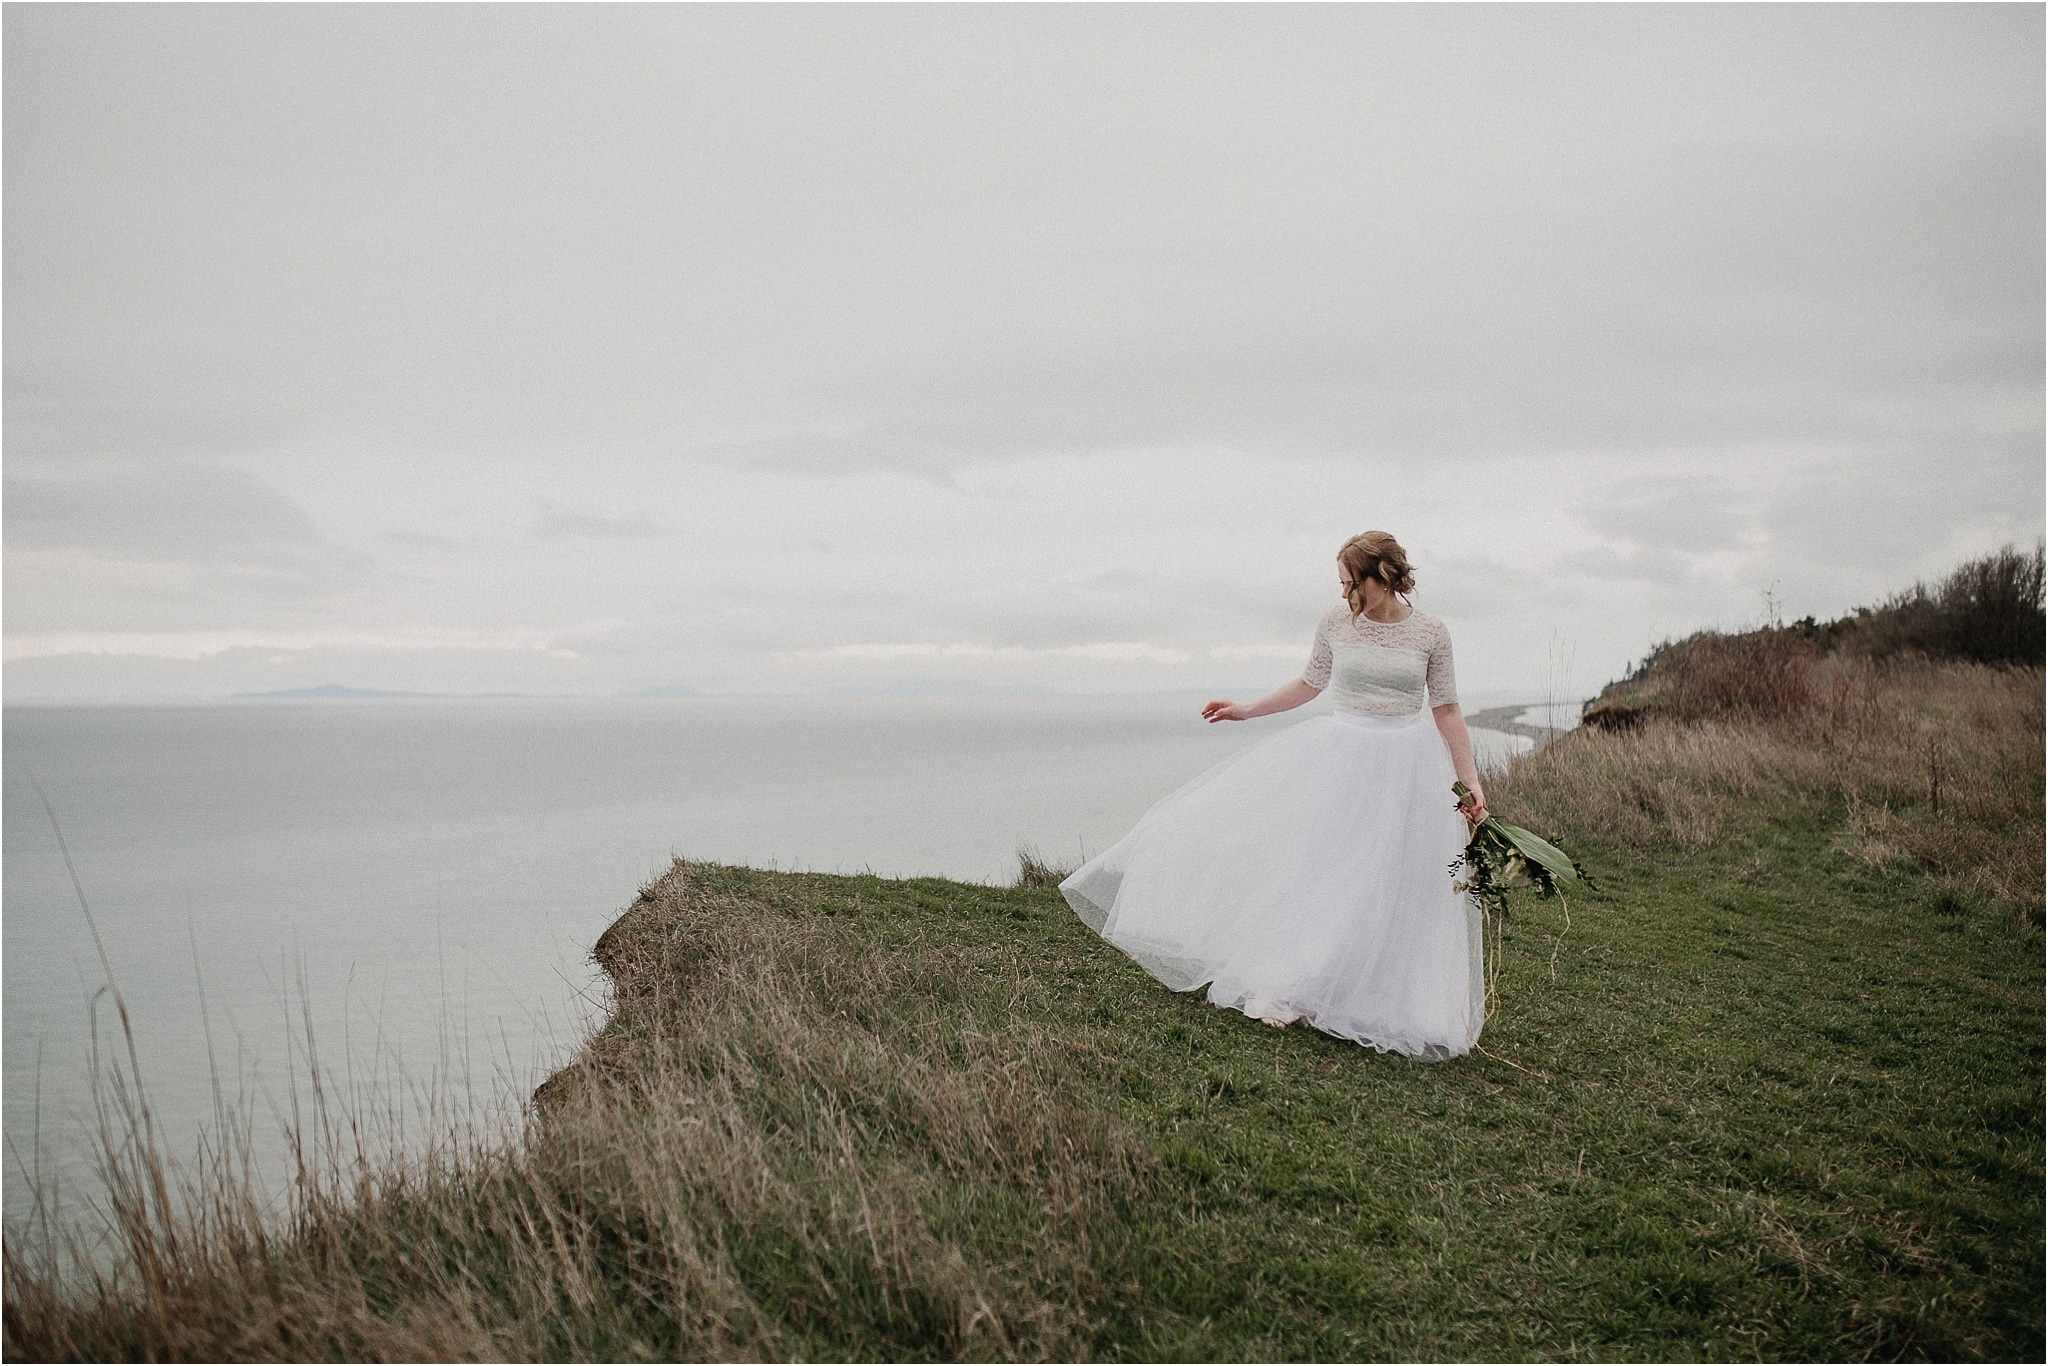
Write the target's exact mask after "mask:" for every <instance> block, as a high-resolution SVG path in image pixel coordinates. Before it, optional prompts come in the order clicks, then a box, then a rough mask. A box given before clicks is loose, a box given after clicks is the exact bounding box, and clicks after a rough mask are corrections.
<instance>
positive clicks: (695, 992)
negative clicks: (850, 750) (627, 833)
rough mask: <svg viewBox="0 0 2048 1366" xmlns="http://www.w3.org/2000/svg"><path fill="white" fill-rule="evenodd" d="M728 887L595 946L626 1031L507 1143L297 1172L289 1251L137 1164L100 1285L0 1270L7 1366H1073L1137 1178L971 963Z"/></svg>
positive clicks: (1067, 1064)
mask: <svg viewBox="0 0 2048 1366" xmlns="http://www.w3.org/2000/svg"><path fill="white" fill-rule="evenodd" d="M750 876H752V875H750V874H748V873H747V872H746V870H738V869H717V870H710V871H709V872H700V871H699V870H697V869H693V868H691V867H688V866H686V865H684V864H682V863H681V862H680V861H679V862H678V863H677V864H676V866H675V867H674V868H673V869H672V870H671V871H670V872H669V873H668V874H667V875H666V876H664V877H663V878H661V879H660V880H659V881H657V882H656V883H654V884H653V885H652V886H650V887H649V888H648V889H647V890H646V891H645V892H643V893H642V894H641V897H640V899H639V900H638V901H637V902H636V903H635V905H634V906H633V907H632V909H631V910H630V911H629V913H628V914H627V915H626V916H625V917H623V918H622V919H621V920H620V921H619V922H618V923H617V924H616V925H614V926H613V927H612V929H611V930H610V931H609V932H607V934H606V935H605V936H604V938H603V939H602V940H601V941H600V943H599V945H598V949H597V956H598V958H599V960H600V961H601V962H602V963H603V965H604V966H605V967H606V969H607V970H608V971H609V972H610V973H611V975H612V977H613V979H614V981H615V983H616V985H617V997H618V1008H617V1011H616V1013H615V1015H614V1018H613V1019H612V1021H611V1024H610V1026H609V1027H608V1028H607V1029H606V1030H605V1031H604V1032H603V1033H602V1034H600V1035H599V1036H598V1037H597V1038H595V1039H594V1040H592V1041H591V1043H590V1044H589V1045H588V1046H587V1047H586V1049H585V1050H584V1053H583V1055H582V1057H581V1058H580V1060H579V1062H578V1063H577V1065H575V1066H574V1067H572V1068H570V1069H568V1070H566V1071H565V1072H563V1073H560V1074H557V1076H556V1077H555V1078H554V1079H552V1080H551V1081H550V1082H549V1084H548V1085H547V1086H545V1087H543V1088H542V1091H541V1093H540V1094H539V1095H538V1096H537V1097H536V1101H537V1105H536V1110H535V1119H534V1122H533V1123H532V1124H531V1126H530V1128H529V1131H528V1132H527V1133H526V1134H524V1135H521V1136H519V1137H518V1139H517V1140H516V1141H510V1142H500V1143H497V1144H486V1143H482V1142H475V1143H471V1144H469V1145H467V1146H464V1145H460V1144H457V1145H452V1146H450V1147H449V1148H447V1149H445V1150H444V1151H442V1152H441V1153H439V1154H436V1155H434V1156H432V1157H430V1158H429V1159H427V1160H426V1161H424V1162H420V1161H413V1162H411V1163H399V1162H395V1161H364V1162H360V1163H358V1164H356V1165H355V1166H354V1167H353V1168H351V1167H350V1165H349V1164H348V1163H347V1162H345V1161H333V1160H329V1161H327V1162H323V1163H315V1164H312V1166H311V1167H310V1168H309V1174H308V1175H307V1176H306V1177H304V1178H303V1179H302V1181H301V1185H300V1188H299V1189H298V1190H297V1191H296V1192H294V1198H293V1200H292V1202H291V1212H290V1217H289V1218H288V1219H286V1220H285V1221H283V1222H282V1223H281V1224H280V1223H279V1222H278V1221H277V1220H276V1219H275V1217H274V1216H270V1215H267V1212H266V1211H265V1210H263V1209H262V1208H261V1207H260V1202H257V1201H253V1200H251V1199H249V1198H248V1196H247V1186H246V1183H238V1182H236V1181H235V1180H234V1179H232V1175H231V1174H230V1173H226V1172H224V1171H223V1172H222V1173H221V1178H222V1179H220V1180H218V1181H216V1182H214V1183H213V1184H212V1185H210V1186H201V1187H195V1188H188V1190H187V1191H186V1192H185V1198H184V1200H183V1201H177V1200H172V1201H170V1202H168V1203H160V1202H155V1201H153V1200H151V1199H149V1198H148V1190H149V1188H150V1186H151V1183H152V1181H153V1180H154V1178H153V1177H152V1176H151V1175H150V1174H149V1172H148V1170H146V1168H145V1167H144V1166H143V1165H140V1164H138V1163H137V1161H136V1157H137V1154H136V1153H135V1152H134V1150H132V1149H131V1150H130V1151H129V1154H128V1159H127V1161H128V1166H127V1168H126V1171H127V1177H126V1183H127V1186H128V1188H129V1189H131V1190H132V1191H133V1192H134V1194H135V1195H136V1197H137V1198H135V1199H131V1200H129V1201H127V1202H126V1203H125V1204H124V1205H122V1206H120V1207H119V1208H118V1210H117V1216H116V1219H115V1226H116V1230H117V1232H118V1233H119V1234H120V1235H121V1237H122V1239H123V1241H124V1243H125V1247H124V1249H123V1251H124V1252H125V1253H126V1255H125V1256H121V1257H117V1258H115V1259H114V1264H115V1266H116V1269H115V1270H114V1271H102V1270H93V1269H91V1266H90V1264H89V1261H88V1260H87V1259H84V1258H77V1259H75V1261H74V1265H73V1266H71V1267H70V1268H69V1273H68V1275H67V1274H59V1273H58V1271H57V1269H55V1268H53V1267H51V1266H49V1265H47V1264H44V1265H32V1264H31V1262H30V1260H29V1259H27V1258H26V1257H25V1256H24V1254H23V1253H22V1252H21V1250H20V1249H19V1248H17V1247H14V1246H10V1247H9V1249H8V1253H7V1268H6V1269H7V1298H6V1319H5V1322H6V1347H7V1355H8V1356H9V1357H14V1358H23V1359H28V1358H40V1359H47V1358H58V1357H63V1358H92V1359H121V1360H154V1359H187V1360H189V1359H214V1360H219V1359H241V1360H258V1359H261V1360H306V1359H334V1358H349V1359H366V1360H416V1361H417V1360H477V1359H524V1360H547V1359H564V1358H576V1359H600V1360H617V1359H622V1358H629V1357H659V1358H674V1357H678V1356H680V1357H685V1358H693V1359H706V1358H720V1359H734V1358H788V1357H794V1356H827V1357H836V1358H842V1359H859V1358H863V1357H874V1356H877V1355H889V1356H900V1355H902V1354H904V1353H905V1351H906V1349H909V1350H910V1351H911V1352H912V1353H913V1354H915V1355H919V1356H933V1357H947V1358H958V1357H982V1358H986V1357H1005V1358H1020V1357H1021V1358H1072V1357H1077V1356H1081V1355H1084V1354H1085V1353H1086V1351H1087V1346H1088V1343H1089V1341H1090V1339H1091V1335H1092V1334H1093V1333H1094V1331H1095V1330H1096V1327H1097V1323H1098V1320H1099V1318H1100V1316H1101V1315H1102V1314H1103V1313H1104V1312H1106V1310H1107V1307H1108V1304H1109V1301H1110V1299H1111V1298H1112V1290H1113V1287H1111V1286H1110V1285H1108V1284H1106V1283H1105V1281H1104V1278H1103V1277H1102V1275H1100V1274H1099V1273H1098V1272H1097V1270H1096V1268H1097V1266H1098V1265H1102V1264H1106V1263H1107V1262H1109V1261H1113V1260H1115V1258H1114V1257H1113V1256H1112V1255H1111V1254H1112V1253H1113V1252H1114V1248H1113V1247H1111V1246H1109V1244H1111V1243H1113V1242H1114V1240H1115V1239H1116V1238H1117V1237H1118V1236H1119V1235H1118V1230H1119V1229H1120V1227H1121V1224H1120V1222H1119V1219H1118V1210H1119V1209H1120V1208H1121V1205H1122V1203H1123V1202H1124V1201H1125V1200H1126V1199H1127V1198H1128V1197H1129V1196H1130V1195H1131V1194H1132V1193H1133V1192H1134V1191H1135V1190H1136V1189H1137V1188H1138V1184H1139V1182H1140V1181H1141V1180H1142V1178H1143V1174H1144V1172H1145V1170H1146V1168H1147V1164H1148V1159H1147V1158H1146V1156H1145V1154H1144V1151H1143V1149H1142V1148H1141V1147H1140V1146H1139V1144H1138V1143H1137V1142H1136V1141H1135V1140H1134V1139H1133V1138H1132V1137H1131V1136H1130V1135H1129V1134H1128V1133H1126V1132H1124V1131H1123V1130H1120V1129H1118V1128H1116V1127H1114V1121H1113V1120H1111V1119H1109V1118H1107V1117H1106V1116H1105V1115H1104V1114H1102V1113H1101V1111H1100V1109H1099V1108H1097V1107H1091V1106H1088V1105H1086V1104H1083V1103H1082V1102H1081V1101H1080V1100H1079V1099H1077V1097H1076V1092H1075V1089H1074V1087H1073V1085H1072V1084H1071V1083H1072V1081H1073V1077H1072V1075H1071V1072H1072V1066H1073V1063H1072V1061H1071V1058H1070V1056H1069V1055H1068V1054H1067V1053H1065V1052H1062V1051H1059V1050H1056V1049H1055V1048H1053V1047H1052V1046H1050V1045H1049V1044H1048V1041H1047V1040H1046V1039H1044V1038H1043V1037H1041V1035H1040V1034H1039V1032H1038V1031H1037V1030H1036V1029H1034V1027H1033V1026H1031V1025H1029V1024H1027V1023H1020V1022H1018V1021H1020V1020H1021V1019H1022V1018H1023V1017H1024V1016H1025V1015H1026V1014H1027V1013H1028V1012H1022V1011H1018V1012H1013V1017H1012V1019H1010V1020H1008V1021H1005V1020H1001V1019H990V1020H987V1021H982V1020H978V1019H977V1017H976V1015H975V1013H974V1012H973V1011H972V1010H968V1009H965V1008H963V1001H962V999H961V992H960V990H959V987H958V982H959V975H960V974H963V973H967V972H981V973H984V974H985V973H986V972H987V971H988V967H987V964H986V963H985V962H978V963H976V964H973V965H970V964H968V963H966V962H965V961H958V962H955V961H951V960H950V959H949V956H948V954H947V953H946V952H945V951H943V950H940V949H936V948H933V947H918V946H909V948H908V949H907V950H906V952H904V953H902V954H899V955H893V956H892V955H890V954H887V953H877V952H876V951H875V947H874V942H873V938H872V936H871V935H870V936H869V937H868V939H867V940H866V942H865V943H864V944H863V943H860V942H857V941H856V938H855V936H854V935H853V934H851V933H849V932H846V931H844V930H842V929H840V928H839V925H838V922H836V921H835V920H834V919H833V918H832V917H831V916H829V915H824V914H802V913H799V912H800V911H801V908H792V907H791V906H790V905H788V904H786V902H785V904H781V905H777V904H773V903H771V902H770V901H768V900H767V899H764V898H763V897H761V896H758V895H755V894H754V893H753V892H752V890H751V889H750V888H749V886H748V879H749V877H750ZM957 956H958V955H957V954H956V955H953V956H952V957H957ZM1017 971H1018V973H1019V980H1018V982H1017V983H1016V984H1015V989H1016V990H1019V991H1021V990H1023V989H1024V982H1023V973H1024V969H1023V968H1022V967H1021V966H1018V967H1017ZM982 984H983V986H984V987H985V985H986V977H985V976H984V977H983V979H982ZM982 999H986V993H985V991H984V992H983V993H982ZM984 1013H986V1012H984ZM329 1146H330V1149H333V1150H339V1149H341V1148H342V1147H344V1146H345V1145H344V1144H342V1143H340V1142H336V1143H334V1144H331V1145H329ZM329 1156H330V1158H332V1157H333V1152H332V1151H330V1154H329ZM321 1172H324V1173H325V1174H324V1175H320V1174H317V1173H321Z"/></svg>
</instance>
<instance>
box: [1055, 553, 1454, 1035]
mask: <svg viewBox="0 0 2048 1366" xmlns="http://www.w3.org/2000/svg"><path fill="white" fill-rule="evenodd" d="M1337 572H1338V579H1339V583H1340V585H1341V587H1342V590H1343V597H1344V601H1343V602H1341V603H1340V604H1338V605H1337V606H1336V607H1334V608H1332V609H1331V610H1330V611H1329V613H1328V614H1326V615H1325V616H1324V617H1323V619H1322V620H1321V621H1320V622H1318V623H1317V626H1316V638H1315V646H1314V649H1313V651H1312V653H1311V654H1310V657H1309V663H1308V668H1307V669H1306V670H1305V671H1304V672H1303V674H1302V675H1301V677H1299V678H1297V679H1294V680H1293V681H1291V682H1289V683H1286V684H1284V685H1282V686H1281V687H1280V688H1279V689H1277V690H1276V691H1275V692H1273V693H1272V694H1271V695H1269V696H1267V697H1263V698H1261V699H1260V700H1258V701H1257V702H1253V703H1250V704H1248V705H1243V706H1240V705H1238V704H1236V703H1232V702H1210V703H1208V704H1207V705H1206V706H1204V707H1203V708H1202V714H1203V715H1204V716H1205V717H1207V718H1208V719H1209V720H1210V721H1212V722H1217V721H1246V720H1250V719H1251V718H1253V717H1255V716H1270V715H1272V714H1274V713H1275V712H1282V711H1288V710H1290V709H1292V708H1294V707H1298V706H1301V705H1302V704H1303V703H1305V702H1308V701H1310V700H1312V699H1313V698H1315V697H1316V696H1317V695H1318V694H1320V693H1321V692H1322V691H1323V689H1324V688H1325V687H1330V688H1332V689H1333V699H1334V701H1335V703H1336V710H1335V712H1334V713H1332V714H1331V715H1327V716H1319V717H1314V718H1312V719H1310V720H1307V721H1304V722H1302V723H1300V724H1298V725H1294V726H1290V727H1288V728H1287V729H1286V730H1284V731H1281V732H1280V733H1279V734H1277V735H1274V736H1272V737H1271V738H1270V739H1268V740H1266V741H1264V742H1263V743H1261V744H1258V745H1255V746H1253V747H1252V748H1251V749H1248V750H1246V751H1244V752H1243V753H1241V754H1239V755H1237V756H1235V757H1234V758H1231V759H1229V760H1226V761H1225V762H1223V763H1221V764H1219V765H1217V766H1216V767H1215V768H1213V769H1210V770H1209V771H1208V772H1207V773H1204V774H1203V775H1202V776H1201V777H1199V778H1196V779H1195V780H1194V781H1193V782H1191V783H1189V784H1188V785H1187V786H1185V787H1183V788H1181V789H1180V790H1179V791H1178V792H1175V793H1174V794H1173V795H1171V796H1169V797H1167V798H1166V799H1165V800H1164V801H1161V802H1160V803H1159V804H1158V805H1157V806H1155V807H1153V808H1152V809H1151V810H1150V811H1148V812H1146V813H1145V815H1144V817H1143V819H1141V820H1140V821H1139V822H1138V824H1137V825H1136V826H1135V827H1134V828H1133V829H1132V830H1131V832H1130V834H1128V835H1126V836H1124V838H1123V839H1122V840H1120V841H1118V842H1117V843H1116V844H1115V845H1113V846H1111V847H1110V848H1109V849H1107V850H1105V851H1104V852H1103V853H1102V854H1100V855H1099V856H1097V857H1096V858H1093V859H1090V860H1089V861H1088V862H1087V863H1085V864H1083V865H1082V866H1081V867H1080V868H1079V869H1078V870H1076V871H1075V873H1074V874H1073V875H1072V876H1071V877H1069V878H1068V879H1067V880H1066V881H1065V882H1063V883H1061V884H1060V891H1061V892H1062V893H1064V894H1065V896H1066V898H1067V903H1068V904H1069V905H1070V906H1072V907H1073V909H1074V912H1075V914H1077V915H1079V916H1080V917H1081V919H1082V920H1083V921H1085V922H1087V924H1088V925H1089V926H1090V928H1092V929H1094V930H1095V931H1096V932H1097V933H1099V934H1101V935H1102V937H1103V938H1104V939H1107V940H1108V941H1109V942H1110V943H1112V944H1115V945H1116V946H1117V947H1118V948H1120V949H1122V950H1123V951H1124V952H1125V953H1128V954H1129V955H1130V956H1131V957H1132V958H1133V959H1135V960H1136V961H1137V962H1138V963H1139V964H1140V965H1141V966H1142V967H1144V968H1145V969H1146V970H1147V971H1149V972H1150V973H1151V974H1152V975H1153V976H1155V977H1157V978H1158V979H1159V980H1160V981H1161V982H1164V983H1165V984H1166V985H1167V986H1169V987H1171V988H1173V989H1174V990H1175V991H1189V990H1192V989H1194V988H1196V987H1199V986H1202V985H1204V984H1207V986H1208V988H1209V1000H1210V1001H1211V1002H1212V1003H1214V1004H1215V1005H1218V1006H1226V1007H1229V1008H1232V1009H1236V1010H1241V1011H1243V1012H1244V1013H1245V1014H1246V1015H1249V1016H1251V1017H1252V1018H1253V1019H1258V1020H1264V1021H1266V1022H1267V1023H1268V1024H1274V1025H1286V1024H1291V1023H1294V1022H1295V1021H1302V1022H1305V1023H1307V1024H1310V1025H1313V1026H1314V1027H1315V1028H1317V1029H1320V1030H1323V1031H1325V1032H1326V1033H1330V1034H1335V1035H1337V1036H1338V1037H1340V1038H1345V1039H1352V1040H1356V1041H1357V1042H1359V1043H1362V1044H1368V1045H1370V1046H1372V1047H1374V1048H1377V1049H1380V1050H1381V1051H1382V1052H1386V1051H1392V1052H1397V1053H1405V1054H1408V1055H1410V1056H1414V1057H1424V1058H1449V1057H1457V1056H1459V1055H1461V1054H1463V1053H1465V1052H1467V1051H1468V1050H1469V1049H1470V1048H1471V1047H1472V1046H1473V1044H1475V1043H1477V1042H1478V1039H1479V1031H1480V1028H1481V1026H1482V1025H1484V1023H1485V999H1486V988H1485V976H1484V973H1483V972H1482V970H1481V962H1480V953H1481V943H1482V940H1481V934H1480V914H1479V909H1478V907H1477V906H1476V905H1475V904H1474V903H1473V901H1472V899H1471V898H1470V897H1469V896H1467V895H1465V894H1464V893H1463V892H1460V891H1458V890H1457V889H1456V888H1455V887H1454V886H1453V885H1452V884H1453V882H1454V880H1455V877H1456V865H1457V863H1458V862H1459V858H1460V856H1461V854H1462V853H1463V851H1464V845H1465V839H1466V834H1467V823H1466V816H1465V815H1461V813H1460V810H1459V807H1458V804H1457V799H1456V798H1455V797H1454V796H1453V795H1452V793H1451V782H1452V780H1453V778H1460V779H1463V780H1464V783H1465V785H1466V786H1467V787H1468V788H1470V789H1471V790H1472V793H1473V796H1472V797H1471V798H1468V799H1467V802H1468V805H1467V807H1466V812H1467V813H1468V814H1469V816H1470V818H1471V819H1474V820H1476V819H1477V818H1478V816H1479V815H1480V814H1481V813H1483V811H1484V809H1485V797H1484V795H1483V789H1482V788H1481V786H1480V782H1479V772H1478V769H1477V768H1476V767H1475V766H1474V764H1473V761H1472V739H1471V736H1470V735H1468V734H1467V733H1466V730H1465V721H1464V717H1463V716H1462V715H1461V714H1460V713H1459V711H1458V692H1457V683H1456V680H1455V678H1454V677H1453V674H1452V668H1451V638H1450V634H1449V632H1447V631H1446V630H1445V629H1444V624H1443V622H1441V621H1439V620H1438V619H1437V618H1435V617H1433V616H1430V615H1429V614H1427V613H1425V612H1418V611H1416V610H1415V608H1414V607H1413V606H1412V605H1411V604H1410V603H1409V602H1408V601H1407V598H1406V595H1407V594H1408V593H1409V592H1410V591H1411V590H1412V589H1413V588H1414V584H1415V576H1414V572H1413V570H1411V569H1410V568H1409V565H1408V557H1407V555H1406V554H1405V553H1404V552H1403V551H1402V549H1401V546H1400V544H1399V543H1398V542H1397V541H1395V539H1394V538H1393V537H1392V536H1390V535H1388V534H1387V533H1386V532H1384V531H1368V532H1366V533H1364V534H1363V535H1361V536H1354V537H1352V538H1351V539H1350V540H1349V541H1347V542H1345V543H1344V546H1343V548H1342V549H1341V550H1339V551H1338V553H1337ZM1425 718H1431V719H1433V720H1434V721H1435V724H1434V725H1433V726H1432V725H1430V724H1428V723H1427V721H1426V720H1425Z"/></svg>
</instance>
